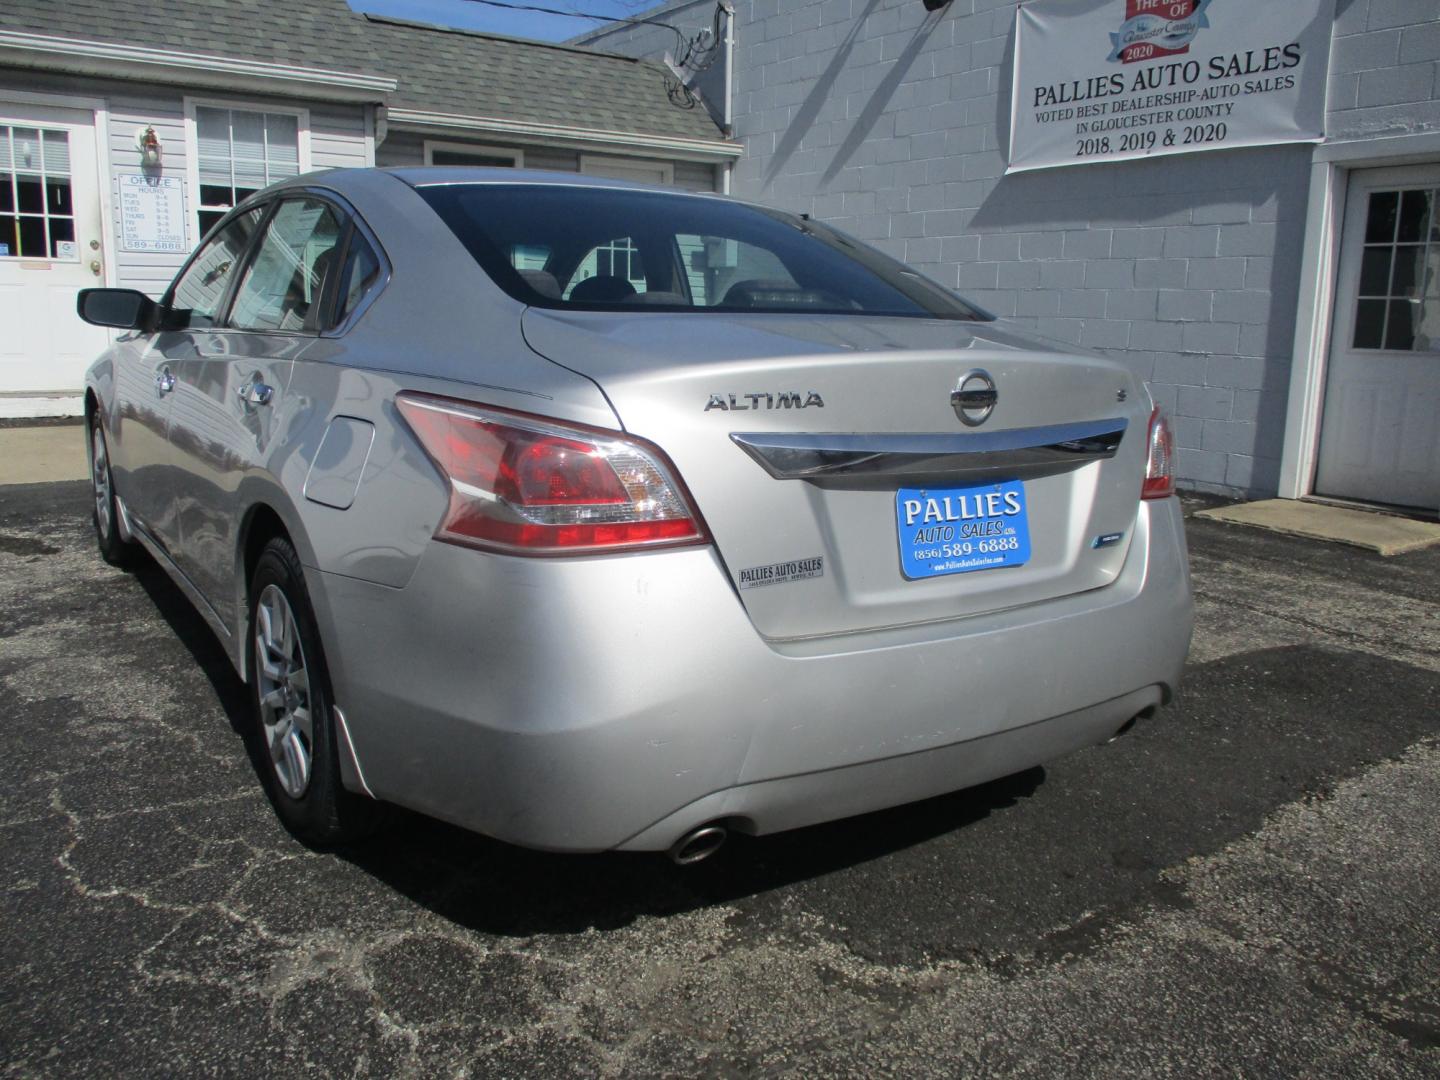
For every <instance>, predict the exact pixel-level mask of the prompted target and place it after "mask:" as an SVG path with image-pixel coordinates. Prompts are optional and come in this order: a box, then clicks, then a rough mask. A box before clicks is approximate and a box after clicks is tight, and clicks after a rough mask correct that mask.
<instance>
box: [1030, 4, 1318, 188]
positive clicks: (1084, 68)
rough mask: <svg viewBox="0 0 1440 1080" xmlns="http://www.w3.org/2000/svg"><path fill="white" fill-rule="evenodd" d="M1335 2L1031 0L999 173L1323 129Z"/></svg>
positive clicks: (1287, 137) (1311, 136)
mask: <svg viewBox="0 0 1440 1080" xmlns="http://www.w3.org/2000/svg"><path fill="white" fill-rule="evenodd" d="M1334 3H1335V0H1285V3H1280V4H1277V3H1265V4H1255V3H1252V2H1251V0H1030V2H1028V3H1024V4H1022V5H1021V6H1020V7H1019V8H1017V9H1016V13H1015V19H1016V26H1015V64H1014V72H1015V74H1014V84H1013V86H1012V87H1011V101H1010V106H1011V107H1010V153H1009V164H1008V166H1007V168H1006V172H1007V173H1011V172H1023V171H1025V170H1028V169H1044V168H1052V167H1054V166H1057V165H1080V164H1090V163H1094V162H1105V161H1127V160H1132V159H1134V158H1142V157H1156V156H1161V155H1168V154H1186V153H1191V152H1194V151H1200V150H1224V149H1232V148H1236V147H1243V146H1267V145H1272V144H1275V143H1285V142H1318V141H1320V140H1321V139H1323V138H1324V135H1325V132H1324V121H1325V79H1326V73H1327V67H1328V64H1329V55H1330V26H1331V23H1332V21H1333V13H1334Z"/></svg>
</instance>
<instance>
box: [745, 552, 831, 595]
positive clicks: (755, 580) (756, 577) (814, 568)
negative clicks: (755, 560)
mask: <svg viewBox="0 0 1440 1080" xmlns="http://www.w3.org/2000/svg"><path fill="white" fill-rule="evenodd" d="M824 576H825V556H823V555H815V556H812V557H811V558H809V559H793V560H791V561H790V562H777V563H771V564H770V565H769V566H752V567H750V568H749V569H747V570H741V571H740V588H742V589H758V588H759V587H760V586H761V585H782V584H784V583H785V582H787V581H803V580H804V579H805V578H814V577H824Z"/></svg>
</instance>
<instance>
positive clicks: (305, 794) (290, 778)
mask: <svg viewBox="0 0 1440 1080" xmlns="http://www.w3.org/2000/svg"><path fill="white" fill-rule="evenodd" d="M250 631H251V635H252V643H251V644H252V650H253V651H252V655H251V671H250V695H251V702H252V706H253V709H254V713H255V721H256V724H255V727H256V733H257V735H258V736H259V739H260V758H261V776H262V777H263V779H264V782H265V788H266V791H267V793H268V794H269V796H270V801H271V802H272V803H273V804H274V806H275V811H276V813H277V814H279V816H280V820H281V821H283V822H284V823H285V827H286V828H288V829H289V830H290V831H291V832H292V833H294V834H295V836H296V837H298V838H299V839H300V840H302V841H304V842H305V843H307V844H311V845H314V846H317V847H328V846H331V845H335V844H343V843H347V842H350V841H353V840H357V839H359V838H361V837H362V836H364V835H365V834H367V833H368V832H370V831H371V830H372V829H373V828H374V826H375V823H376V821H377V819H378V807H377V805H376V804H375V803H374V802H372V801H371V800H369V799H366V798H364V797H362V796H359V795H355V794H353V793H352V792H349V791H347V790H346V789H345V787H344V785H343V784H342V782H341V779H340V753H339V746H338V742H337V739H336V735H335V721H334V716H333V713H332V709H331V704H332V702H331V697H330V680H329V676H328V675H327V673H326V669H325V657H324V654H323V653H322V651H321V648H320V636H319V633H318V631H317V629H316V625H315V616H314V614H313V613H312V611H311V607H310V597H309V593H308V592H306V589H305V577H304V573H303V571H302V570H301V567H300V559H299V557H298V556H297V555H296V554H295V548H294V547H293V546H292V545H291V544H290V542H289V541H288V540H286V539H284V538H283V537H276V538H275V539H272V540H271V541H270V542H269V543H267V544H266V545H265V548H264V550H263V551H262V552H261V553H260V558H259V559H258V560H257V562H256V564H255V572H254V574H253V575H252V576H251V580H250Z"/></svg>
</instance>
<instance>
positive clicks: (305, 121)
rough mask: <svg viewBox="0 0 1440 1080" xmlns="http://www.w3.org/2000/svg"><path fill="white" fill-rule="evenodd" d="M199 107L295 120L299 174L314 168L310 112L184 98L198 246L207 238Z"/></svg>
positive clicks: (192, 211) (188, 176)
mask: <svg viewBox="0 0 1440 1080" xmlns="http://www.w3.org/2000/svg"><path fill="white" fill-rule="evenodd" d="M197 107H200V108H207V109H230V110H233V111H237V112H249V113H271V114H278V115H282V116H293V117H295V132H296V141H297V143H298V146H297V147H296V149H297V150H298V152H299V159H300V172H301V173H307V172H309V171H310V169H311V165H310V110H309V109H307V108H304V107H301V106H287V105H266V104H261V103H259V102H255V101H245V100H226V99H224V98H203V97H187V98H185V186H186V188H188V189H189V193H190V234H191V235H192V236H193V237H194V238H195V241H194V243H195V244H199V243H200V241H201V240H202V239H203V238H204V234H203V233H202V232H201V231H200V131H199V128H198V126H197V124H196V120H195V109H196V108H197ZM193 246H194V245H192V247H193Z"/></svg>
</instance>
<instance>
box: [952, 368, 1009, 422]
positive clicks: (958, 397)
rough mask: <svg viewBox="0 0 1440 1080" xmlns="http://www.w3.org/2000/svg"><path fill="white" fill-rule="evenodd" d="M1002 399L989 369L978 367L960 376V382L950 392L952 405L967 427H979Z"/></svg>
mask: <svg viewBox="0 0 1440 1080" xmlns="http://www.w3.org/2000/svg"><path fill="white" fill-rule="evenodd" d="M999 400H1000V395H999V393H997V392H996V390H995V380H994V379H992V378H991V377H990V373H989V372H987V371H981V370H980V369H979V368H976V369H975V370H974V371H971V372H969V373H967V374H965V375H962V376H960V382H959V384H958V385H957V386H956V387H955V389H954V391H952V392H951V394H950V407H951V408H953V409H954V410H955V415H956V416H958V417H959V418H960V422H961V423H962V424H964V425H965V426H966V427H979V426H980V425H981V424H983V423H984V422H985V421H986V420H989V419H990V414H991V413H992V412H994V411H995V403H996V402H997V401H999Z"/></svg>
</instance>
